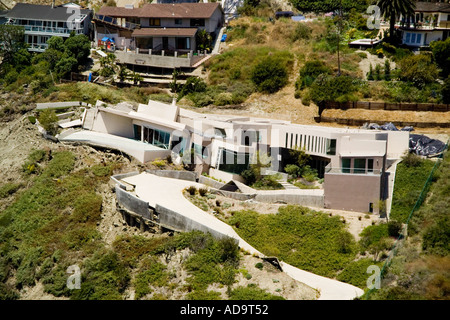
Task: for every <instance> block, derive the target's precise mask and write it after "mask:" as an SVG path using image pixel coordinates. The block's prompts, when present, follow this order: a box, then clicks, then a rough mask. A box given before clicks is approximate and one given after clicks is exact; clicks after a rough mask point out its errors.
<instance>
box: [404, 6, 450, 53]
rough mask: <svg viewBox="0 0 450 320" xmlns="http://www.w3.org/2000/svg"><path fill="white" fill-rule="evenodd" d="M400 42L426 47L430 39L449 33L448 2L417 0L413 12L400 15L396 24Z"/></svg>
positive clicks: (443, 38) (445, 36) (449, 14)
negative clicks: (399, 32)
mask: <svg viewBox="0 0 450 320" xmlns="http://www.w3.org/2000/svg"><path fill="white" fill-rule="evenodd" d="M396 28H397V29H398V30H400V31H401V34H402V43H403V44H404V45H407V46H411V47H427V46H429V45H430V43H431V42H432V41H439V40H445V39H447V38H448V37H449V35H450V3H448V2H422V1H417V2H416V7H415V9H414V14H413V15H410V16H401V17H400V19H399V21H398V22H397V24H396Z"/></svg>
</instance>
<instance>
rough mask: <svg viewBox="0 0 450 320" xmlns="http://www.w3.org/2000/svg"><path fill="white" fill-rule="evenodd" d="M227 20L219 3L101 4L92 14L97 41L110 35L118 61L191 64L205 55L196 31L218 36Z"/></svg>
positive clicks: (176, 65)
mask: <svg viewBox="0 0 450 320" xmlns="http://www.w3.org/2000/svg"><path fill="white" fill-rule="evenodd" d="M223 22H224V15H223V10H222V7H221V6H220V4H219V3H172V4H167V3H152V4H146V5H144V6H143V7H141V8H134V7H133V6H126V7H102V8H101V9H100V10H99V11H98V12H97V13H96V14H95V15H94V18H93V24H94V29H95V41H96V43H98V44H99V45H101V39H102V38H104V37H108V38H110V39H113V41H114V44H115V52H114V54H115V55H116V57H117V60H118V62H119V63H122V64H127V65H132V66H134V67H136V66H144V67H162V68H169V69H173V68H190V67H193V66H194V65H195V64H196V63H197V62H198V61H199V60H201V59H202V55H203V54H204V52H201V53H200V52H199V49H200V48H199V46H198V43H197V33H198V32H199V30H205V31H206V32H207V33H209V34H210V35H211V36H212V38H213V39H216V38H217V36H218V34H219V31H220V28H221V27H222V25H223Z"/></svg>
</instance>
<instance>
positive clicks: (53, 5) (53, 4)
mask: <svg viewBox="0 0 450 320" xmlns="http://www.w3.org/2000/svg"><path fill="white" fill-rule="evenodd" d="M54 7H55V0H52V9H53V8H54Z"/></svg>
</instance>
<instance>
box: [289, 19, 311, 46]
mask: <svg viewBox="0 0 450 320" xmlns="http://www.w3.org/2000/svg"><path fill="white" fill-rule="evenodd" d="M311 33H312V30H311V28H310V27H309V26H307V25H306V24H304V23H298V24H297V25H296V26H295V30H294V32H293V33H292V35H291V41H292V42H295V41H297V40H309V39H311Z"/></svg>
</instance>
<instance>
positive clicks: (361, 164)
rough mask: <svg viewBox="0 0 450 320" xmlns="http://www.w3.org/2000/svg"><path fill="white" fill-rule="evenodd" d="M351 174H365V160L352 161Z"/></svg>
mask: <svg viewBox="0 0 450 320" xmlns="http://www.w3.org/2000/svg"><path fill="white" fill-rule="evenodd" d="M353 173H366V159H354V160H353Z"/></svg>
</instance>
